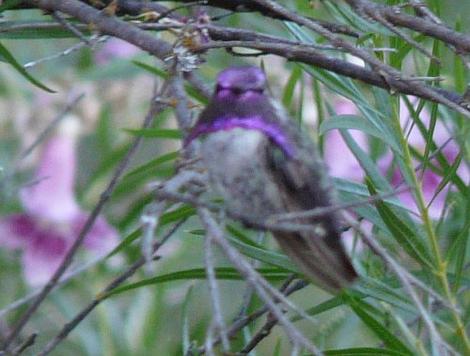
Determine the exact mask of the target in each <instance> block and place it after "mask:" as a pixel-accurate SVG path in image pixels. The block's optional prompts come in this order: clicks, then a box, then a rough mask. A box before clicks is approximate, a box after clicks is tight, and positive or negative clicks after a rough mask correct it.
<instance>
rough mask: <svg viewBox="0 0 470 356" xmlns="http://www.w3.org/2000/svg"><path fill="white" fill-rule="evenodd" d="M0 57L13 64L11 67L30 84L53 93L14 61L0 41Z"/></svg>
mask: <svg viewBox="0 0 470 356" xmlns="http://www.w3.org/2000/svg"><path fill="white" fill-rule="evenodd" d="M0 58H3V59H4V60H5V61H7V62H8V63H10V64H11V65H12V66H13V68H15V69H16V70H17V71H18V72H19V73H20V74H21V75H22V76H23V77H24V78H25V79H26V80H27V81H29V82H30V83H31V84H33V85H35V86H37V87H38V88H41V89H42V90H45V91H47V92H49V93H55V91H54V90H52V89H49V88H48V87H47V86H45V85H44V84H42V83H41V82H39V81H38V80H37V79H35V78H34V77H33V76H32V75H31V74H29V73H28V72H27V71H26V69H24V68H23V66H22V65H21V64H19V63H18V62H17V61H16V59H15V58H14V57H13V55H12V54H11V53H10V52H9V51H8V50H7V49H6V48H5V47H4V46H3V45H2V44H1V43H0Z"/></svg>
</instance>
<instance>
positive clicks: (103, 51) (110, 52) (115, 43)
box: [95, 38, 140, 64]
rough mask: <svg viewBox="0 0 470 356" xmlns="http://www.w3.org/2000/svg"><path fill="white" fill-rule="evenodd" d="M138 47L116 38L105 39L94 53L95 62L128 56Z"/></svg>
mask: <svg viewBox="0 0 470 356" xmlns="http://www.w3.org/2000/svg"><path fill="white" fill-rule="evenodd" d="M139 51H140V50H139V48H138V47H136V46H134V45H132V44H130V43H128V42H126V41H123V40H120V39H118V38H111V39H110V40H108V41H106V43H105V44H104V45H103V47H102V48H100V49H99V50H98V51H97V52H96V55H95V60H96V63H98V64H106V63H108V62H110V61H112V60H113V59H116V58H130V57H133V56H134V55H136V54H137V53H138V52H139Z"/></svg>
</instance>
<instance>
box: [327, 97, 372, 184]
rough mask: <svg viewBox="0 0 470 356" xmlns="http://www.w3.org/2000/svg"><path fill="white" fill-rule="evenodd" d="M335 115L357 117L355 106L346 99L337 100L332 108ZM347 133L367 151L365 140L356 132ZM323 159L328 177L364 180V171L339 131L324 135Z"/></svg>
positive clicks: (364, 136) (361, 134)
mask: <svg viewBox="0 0 470 356" xmlns="http://www.w3.org/2000/svg"><path fill="white" fill-rule="evenodd" d="M334 109H335V112H336V115H358V111H357V108H356V106H355V105H354V104H353V102H352V101H350V100H347V99H341V100H337V101H336V103H335V106H334ZM349 133H350V134H351V136H352V137H353V139H354V140H355V141H356V143H357V144H358V145H359V146H360V147H361V148H362V149H363V150H367V138H366V135H364V133H362V132H361V131H358V130H350V131H349ZM324 159H325V162H326V164H327V166H328V172H329V174H330V175H332V176H334V177H338V178H345V179H350V180H354V181H357V182H360V181H362V179H363V178H364V171H363V170H362V168H361V166H360V165H359V162H358V161H357V159H356V157H355V156H354V154H353V153H352V152H351V150H350V149H349V147H348V145H347V144H346V142H344V139H343V136H341V133H340V132H339V130H331V131H329V132H327V133H326V135H325V145H324Z"/></svg>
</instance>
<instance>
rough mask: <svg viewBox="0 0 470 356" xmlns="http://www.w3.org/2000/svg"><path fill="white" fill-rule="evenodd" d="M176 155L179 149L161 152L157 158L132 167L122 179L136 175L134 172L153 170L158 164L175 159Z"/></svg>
mask: <svg viewBox="0 0 470 356" xmlns="http://www.w3.org/2000/svg"><path fill="white" fill-rule="evenodd" d="M178 156H179V151H174V152H169V153H165V154H163V155H161V156H159V157H157V158H154V159H152V160H151V161H149V162H147V163H144V164H143V165H141V166H139V167H137V168H135V169H133V170H132V171H130V172H129V173H127V174H126V175H125V176H124V177H123V179H126V178H127V177H131V176H133V175H136V174H140V173H143V172H147V171H149V170H154V169H155V168H157V167H158V166H159V165H161V164H163V163H166V162H169V161H173V160H175V159H176V158H178Z"/></svg>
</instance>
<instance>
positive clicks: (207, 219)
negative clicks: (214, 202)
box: [198, 208, 322, 355]
mask: <svg viewBox="0 0 470 356" xmlns="http://www.w3.org/2000/svg"><path fill="white" fill-rule="evenodd" d="M198 213H199V217H200V219H201V221H202V223H203V225H204V227H205V229H206V231H207V233H208V234H211V235H212V238H213V241H214V243H215V244H217V245H218V246H219V247H220V249H221V250H222V252H223V253H224V254H225V255H226V256H227V258H228V259H229V260H230V262H231V263H232V264H233V265H234V266H235V268H236V269H237V270H238V271H239V272H240V273H241V274H242V276H243V277H244V278H245V280H246V281H247V282H248V283H249V284H251V285H252V286H253V288H254V289H255V291H256V293H257V294H258V296H259V297H260V298H261V299H262V300H263V301H264V302H265V303H266V305H267V306H268V308H269V310H270V312H271V313H272V314H273V315H274V316H275V317H276V318H277V319H278V320H279V323H280V324H281V325H282V326H283V328H284V330H285V332H286V334H287V335H288V336H289V339H290V340H291V342H292V343H294V344H295V343H298V344H301V345H302V346H303V347H305V348H306V349H307V350H308V351H309V352H311V353H313V354H315V355H321V354H322V353H321V351H320V350H319V349H318V348H317V347H315V346H314V345H313V344H312V343H311V342H310V341H309V340H308V339H306V338H305V336H303V335H302V334H301V333H300V332H299V331H298V330H297V328H295V326H294V325H293V324H292V323H291V322H290V321H289V319H288V318H287V317H286V316H285V315H284V313H283V311H282V310H281V309H279V307H278V306H277V305H276V303H275V301H274V300H273V299H272V298H271V296H270V294H271V295H272V296H273V297H275V298H277V299H279V300H280V301H282V303H286V302H288V305H291V303H290V302H289V301H287V299H286V298H285V296H284V295H283V294H282V293H280V292H279V291H277V290H276V289H274V288H273V287H272V286H271V285H270V284H269V283H267V282H266V281H265V280H264V279H263V278H262V277H261V276H260V275H259V274H258V272H256V271H255V270H254V269H253V267H252V266H251V265H250V264H249V263H248V262H247V261H246V260H245V259H244V258H243V257H242V256H241V255H240V253H239V252H238V251H237V250H236V249H234V248H233V247H232V246H230V244H229V243H228V241H227V240H226V239H225V238H224V236H223V232H222V230H221V229H220V227H219V226H218V225H217V223H216V221H215V220H214V219H213V217H212V216H211V214H210V213H209V211H208V210H207V209H204V208H199V209H198ZM295 309H297V308H295ZM302 314H304V313H302ZM306 317H307V318H308V319H310V317H309V316H308V315H306Z"/></svg>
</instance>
